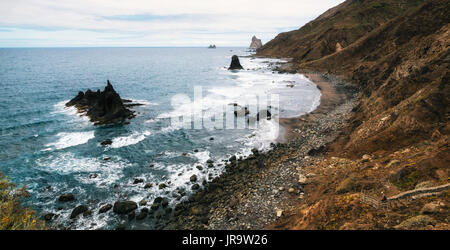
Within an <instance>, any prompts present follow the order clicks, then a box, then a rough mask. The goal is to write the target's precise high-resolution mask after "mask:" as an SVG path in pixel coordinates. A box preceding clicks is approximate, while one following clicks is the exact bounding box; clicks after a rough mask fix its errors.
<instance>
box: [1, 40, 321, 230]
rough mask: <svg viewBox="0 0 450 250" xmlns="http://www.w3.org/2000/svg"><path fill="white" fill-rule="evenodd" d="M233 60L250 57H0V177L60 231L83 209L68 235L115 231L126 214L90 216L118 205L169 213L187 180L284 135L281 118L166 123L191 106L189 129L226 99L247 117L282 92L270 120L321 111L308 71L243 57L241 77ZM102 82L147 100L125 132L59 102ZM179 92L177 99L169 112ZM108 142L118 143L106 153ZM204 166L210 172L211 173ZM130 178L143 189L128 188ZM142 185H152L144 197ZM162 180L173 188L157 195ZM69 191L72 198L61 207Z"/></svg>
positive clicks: (194, 53) (137, 53) (180, 52)
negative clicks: (245, 125) (166, 206)
mask: <svg viewBox="0 0 450 250" xmlns="http://www.w3.org/2000/svg"><path fill="white" fill-rule="evenodd" d="M233 54H237V55H246V54H248V53H247V52H245V49H243V48H217V49H205V48H46V49H0V89H1V92H0V107H1V110H2V111H3V112H2V115H1V117H0V129H1V134H0V135H1V137H0V162H1V163H0V171H1V172H3V173H4V174H5V175H8V176H9V177H10V179H11V180H12V181H14V182H17V183H19V184H26V185H27V187H28V189H29V191H30V194H31V197H30V198H29V199H27V200H26V204H27V205H30V206H32V207H33V208H34V209H36V210H37V212H38V213H40V214H44V213H47V212H53V213H56V214H58V215H59V217H58V218H57V219H56V221H57V222H59V223H62V224H65V225H67V223H68V221H69V219H68V217H69V216H70V212H71V210H72V208H73V207H75V206H76V205H78V204H87V205H88V206H89V207H90V208H91V209H92V210H93V211H94V213H93V216H92V217H90V218H83V217H82V216H80V217H79V218H78V219H77V220H75V221H73V222H72V223H73V226H74V227H75V228H104V229H108V228H113V227H114V226H116V225H117V224H118V223H119V222H120V221H121V218H119V217H118V216H112V213H107V214H101V215H98V214H97V211H98V208H99V207H101V206H102V205H104V204H105V203H113V202H114V201H116V200H118V199H131V200H134V201H136V202H139V201H140V200H141V199H143V198H145V199H147V200H149V201H151V200H153V199H154V198H155V197H157V196H164V197H168V198H170V200H171V201H170V205H171V206H173V205H174V204H175V203H176V201H175V200H174V199H172V196H171V191H173V190H175V189H177V188H180V187H184V188H186V190H187V191H189V190H190V186H191V184H190V182H189V178H190V176H191V175H193V174H196V175H197V176H198V179H199V183H201V182H202V181H203V180H205V179H206V180H210V179H211V178H213V177H214V176H217V175H218V174H220V173H221V171H222V170H223V165H219V164H220V163H221V160H223V159H227V158H229V157H230V156H231V155H233V154H236V153H238V155H246V154H249V153H250V149H251V148H254V147H256V148H259V149H267V148H269V147H270V143H271V142H274V141H275V139H276V138H277V136H278V132H279V131H278V126H277V124H276V119H272V120H270V121H266V120H264V121H261V122H260V123H259V126H258V128H256V129H208V128H203V129H186V128H183V127H182V126H180V125H179V124H178V125H176V124H175V125H174V124H173V123H171V122H170V120H171V118H173V117H178V116H180V115H184V114H186V113H188V112H190V111H191V110H194V116H193V121H194V122H198V119H201V116H199V115H198V114H196V113H195V110H197V111H198V110H200V112H201V113H202V114H204V116H203V118H204V119H206V118H209V117H210V116H214V117H219V116H218V115H217V114H221V112H223V109H224V107H225V108H227V107H229V106H230V105H229V104H230V103H238V104H240V105H244V104H248V105H249V107H250V110H251V113H250V116H253V117H254V116H255V114H256V112H254V109H253V107H256V103H255V101H254V100H253V99H251V98H249V95H251V96H253V95H258V96H260V97H261V96H268V95H270V94H272V95H274V94H278V95H279V106H278V104H275V103H274V104H272V106H273V109H274V111H272V112H273V113H274V114H276V113H279V116H280V117H292V116H297V115H301V114H304V113H306V112H310V111H312V110H313V109H314V108H315V107H316V106H317V105H318V104H319V100H320V91H319V90H318V89H317V88H316V86H315V85H314V84H313V83H312V82H310V81H309V80H308V79H306V78H305V77H304V76H303V75H299V74H296V75H288V74H276V73H273V72H272V69H271V68H270V67H269V64H271V63H275V62H277V61H278V60H274V59H253V58H251V57H241V58H240V60H241V64H242V66H243V67H244V68H245V70H243V71H228V70H227V69H226V67H227V66H228V65H229V63H230V58H231V56H232V55H233ZM107 79H109V80H110V81H111V83H112V84H113V86H114V88H115V89H116V91H117V92H118V93H119V94H120V95H121V97H122V98H125V99H132V100H134V101H136V102H139V103H143V104H144V105H143V106H137V107H134V108H133V109H134V110H135V111H136V112H137V117H136V118H134V119H132V120H131V123H130V124H129V125H115V126H94V125H93V124H92V123H90V122H89V120H88V119H87V118H86V117H83V116H80V115H79V114H77V111H76V110H75V108H66V107H65V105H64V104H65V103H66V102H67V101H68V100H70V99H71V98H73V97H74V96H75V95H76V94H77V93H78V91H80V90H83V91H85V90H87V89H88V88H90V89H92V90H97V89H98V88H100V89H103V88H104V86H105V82H106V80H107ZM195 86H201V87H202V89H203V92H202V99H201V102H202V103H203V108H199V107H198V106H195V105H198V102H194V101H193V97H194V87H195ZM176 95H178V96H179V97H182V98H178V99H176V100H178V105H176V106H173V105H172V102H173V98H172V97H173V96H176ZM181 95H182V96H181ZM183 98H184V99H183ZM196 101H198V100H196ZM175 104H177V103H175ZM199 117H200V118H199ZM226 128H229V127H226ZM211 137H213V138H214V140H210V138H211ZM105 139H111V140H112V141H113V143H112V144H111V145H110V146H107V147H103V146H101V145H100V142H102V141H104V140H105ZM194 150H198V152H194ZM108 158H109V159H108ZM210 158H211V159H213V160H214V161H215V166H214V168H208V167H207V166H206V165H207V164H206V161H207V160H208V159H210ZM150 164H153V167H149V165H150ZM197 165H202V166H203V170H198V169H197V168H196V167H195V166H197ZM94 174H96V175H94ZM94 176H96V177H95V178H93V177H94ZM136 178H141V179H144V180H145V181H144V183H140V184H133V181H134V179H136ZM145 183H152V184H153V187H152V188H150V189H144V188H143V186H144V185H145ZM159 183H166V184H168V188H166V189H163V190H159V189H158V184H159ZM169 183H170V184H169ZM115 185H117V186H118V187H116V188H115V187H114V186H115ZM68 192H72V193H74V195H75V197H76V201H75V202H71V203H67V204H64V203H59V202H57V201H56V200H57V198H58V197H59V195H61V194H63V193H68ZM149 224H151V222H150V221H146V222H134V224H133V225H132V227H134V228H142V227H147V226H151V225H149Z"/></svg>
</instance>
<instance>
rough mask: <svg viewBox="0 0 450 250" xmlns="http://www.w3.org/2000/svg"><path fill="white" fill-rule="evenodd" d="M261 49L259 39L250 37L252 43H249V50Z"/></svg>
mask: <svg viewBox="0 0 450 250" xmlns="http://www.w3.org/2000/svg"><path fill="white" fill-rule="evenodd" d="M261 47H262V42H261V39H258V38H256V36H253V37H252V43H250V49H254V50H257V49H259V48H261Z"/></svg>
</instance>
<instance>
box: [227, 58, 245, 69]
mask: <svg viewBox="0 0 450 250" xmlns="http://www.w3.org/2000/svg"><path fill="white" fill-rule="evenodd" d="M228 69H229V70H230V69H244V68H243V67H242V66H241V63H240V62H239V57H238V56H237V55H234V56H232V57H231V64H230V67H229V68H228Z"/></svg>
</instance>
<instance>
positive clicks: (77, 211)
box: [70, 205, 88, 219]
mask: <svg viewBox="0 0 450 250" xmlns="http://www.w3.org/2000/svg"><path fill="white" fill-rule="evenodd" d="M86 211H88V207H87V206H85V205H79V206H78V207H76V208H74V209H73V210H72V213H71V214H70V218H71V219H74V218H76V217H77V216H78V215H79V214H82V213H84V212H86Z"/></svg>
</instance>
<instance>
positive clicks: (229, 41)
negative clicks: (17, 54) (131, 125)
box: [0, 0, 343, 47]
mask: <svg viewBox="0 0 450 250" xmlns="http://www.w3.org/2000/svg"><path fill="white" fill-rule="evenodd" d="M341 2H343V0H226V1H225V0H221V1H219V0H158V1H154V0H0V47H85V46H87V47H122V46H125V47H160V46H162V47H166V46H167V47H171V46H175V47H176V46H180V47H181V46H203V47H204V46H208V45H209V44H216V45H217V46H223V47H225V46H249V45H250V40H251V37H252V36H253V35H256V36H257V37H258V38H261V39H262V42H263V43H265V42H267V41H269V40H271V39H273V38H274V37H275V36H276V35H277V34H278V33H281V32H285V31H290V30H295V29H298V28H300V27H301V26H303V25H304V24H306V23H307V22H309V21H311V20H313V19H314V18H316V17H317V16H319V15H320V14H322V13H323V12H325V11H326V10H328V9H329V8H331V7H334V6H336V5H338V4H339V3H341Z"/></svg>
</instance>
